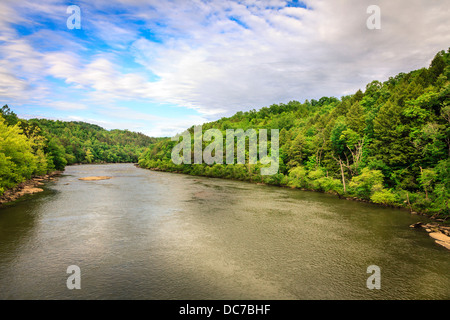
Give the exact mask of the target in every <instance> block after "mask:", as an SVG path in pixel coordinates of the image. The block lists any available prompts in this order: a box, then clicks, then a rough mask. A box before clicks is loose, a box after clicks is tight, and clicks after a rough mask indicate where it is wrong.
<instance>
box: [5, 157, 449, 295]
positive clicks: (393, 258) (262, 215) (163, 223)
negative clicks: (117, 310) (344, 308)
mask: <svg viewBox="0 0 450 320" xmlns="http://www.w3.org/2000/svg"><path fill="white" fill-rule="evenodd" d="M88 176H111V177H113V178H112V179H110V180H103V181H80V180H79V178H82V177H88ZM44 188H45V191H44V192H42V193H40V194H37V195H33V196H27V197H26V198H24V199H21V200H19V201H16V202H15V203H12V204H10V205H7V206H5V207H3V208H1V209H0V299H258V300H259V299H289V300H290V299H450V272H449V271H450V252H449V251H448V250H446V249H445V248H443V247H441V246H439V245H437V244H435V243H434V241H433V240H432V239H431V238H430V237H429V236H428V234H427V233H426V232H425V231H424V230H422V229H420V230H416V229H410V228H409V225H410V224H412V223H415V222H417V221H424V222H426V221H427V220H426V219H425V218H424V217H421V216H415V215H410V214H409V213H408V212H406V211H403V210H397V209H392V208H384V207H379V206H376V205H372V204H367V203H360V202H353V201H347V200H340V199H338V198H337V197H335V196H332V195H326V194H321V193H316V192H307V191H300V190H293V189H287V188H278V187H271V186H262V185H255V184H251V183H246V182H240V181H231V180H223V179H213V178H205V177H193V176H188V175H182V174H173V173H165V172H153V171H149V170H144V169H140V168H136V167H135V166H133V165H132V164H109V165H81V166H69V167H67V168H66V170H65V172H64V174H63V175H62V176H61V177H60V178H58V179H57V180H56V181H54V182H49V183H47V184H46V186H45V187H44ZM71 265H76V266H78V267H79V268H80V271H81V275H80V280H81V289H79V290H77V289H74V290H69V289H68V288H67V284H66V282H67V279H68V277H69V276H70V275H71V274H68V273H67V268H68V266H71ZM371 265H376V266H378V267H379V268H380V277H379V279H380V285H381V288H380V289H373V290H370V289H368V287H367V284H366V281H367V279H368V278H369V277H370V276H371V273H367V268H368V267H369V266H371Z"/></svg>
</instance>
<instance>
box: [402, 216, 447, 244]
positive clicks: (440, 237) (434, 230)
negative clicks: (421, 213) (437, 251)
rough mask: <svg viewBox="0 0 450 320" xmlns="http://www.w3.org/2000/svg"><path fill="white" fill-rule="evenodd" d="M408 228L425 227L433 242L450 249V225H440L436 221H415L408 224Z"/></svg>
mask: <svg viewBox="0 0 450 320" xmlns="http://www.w3.org/2000/svg"><path fill="white" fill-rule="evenodd" d="M410 228H414V229H420V228H423V229H425V231H426V232H428V235H429V236H430V237H431V238H433V239H434V240H435V242H436V243H437V244H439V245H441V246H443V247H444V248H447V249H448V250H450V227H447V226H443V225H440V224H438V223H435V222H434V223H422V222H417V223H414V224H412V225H410Z"/></svg>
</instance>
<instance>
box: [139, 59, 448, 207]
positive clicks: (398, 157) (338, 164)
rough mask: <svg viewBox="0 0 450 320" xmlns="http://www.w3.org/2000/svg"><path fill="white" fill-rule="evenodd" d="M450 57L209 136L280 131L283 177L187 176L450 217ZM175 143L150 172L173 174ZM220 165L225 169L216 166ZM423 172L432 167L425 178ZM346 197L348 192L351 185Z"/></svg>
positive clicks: (248, 115) (223, 122) (236, 121)
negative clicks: (276, 187)
mask: <svg viewBox="0 0 450 320" xmlns="http://www.w3.org/2000/svg"><path fill="white" fill-rule="evenodd" d="M449 77H450V50H449V51H447V52H445V51H441V52H439V53H438V54H437V55H436V56H435V58H434V59H433V61H432V62H431V64H430V66H429V68H422V69H419V70H415V71H412V72H410V73H400V74H398V75H397V76H395V77H391V78H389V79H388V80H387V81H385V82H380V81H372V82H371V83H369V84H367V86H366V87H365V91H364V92H363V91H361V90H358V91H357V92H356V93H355V94H354V95H349V96H344V97H342V98H341V99H336V98H333V97H331V98H329V97H323V98H321V99H319V100H311V101H308V100H306V101H305V102H303V103H301V102H298V101H291V102H289V103H288V104H278V105H271V106H270V107H265V108H261V109H260V110H258V111H256V110H250V111H247V112H238V113H236V114H235V115H234V116H232V117H230V118H222V119H220V120H217V121H215V122H210V123H206V124H204V125H203V129H204V130H207V129H210V128H217V129H219V130H221V131H222V133H223V134H224V135H225V130H226V129H237V128H241V129H244V130H246V129H249V128H251V129H255V130H258V129H261V128H265V129H270V128H275V129H279V130H280V140H279V141H280V170H279V173H278V174H277V175H274V176H273V177H261V176H260V174H259V168H260V166H259V165H254V166H247V165H236V164H234V165H221V166H220V167H212V168H208V166H206V165H193V166H186V167H185V168H183V170H181V171H182V172H185V173H189V174H194V175H207V176H214V177H224V178H230V179H240V180H246V181H257V182H259V181H263V182H265V183H270V184H275V185H286V186H290V187H295V188H304V189H311V190H317V191H322V192H331V193H337V194H338V195H340V196H341V195H345V196H353V197H358V198H362V199H367V200H370V201H372V202H374V203H379V204H384V205H395V206H406V205H408V206H409V204H407V203H408V200H409V201H410V204H411V206H412V208H413V209H414V210H420V211H424V212H427V211H428V212H430V213H433V214H435V213H438V214H441V215H450V212H449V209H448V199H449V198H450V194H449V192H450V191H449V190H450V178H449V177H450V172H449V170H450V169H449V168H450V163H449V161H450V160H449V155H450V103H449V97H450V81H449V80H450V78H449ZM172 147H173V143H172V142H171V141H170V140H168V139H167V140H163V141H159V142H158V143H156V144H154V145H153V146H152V147H151V148H150V149H149V150H148V151H147V152H145V153H143V154H142V156H141V158H140V160H139V164H140V165H141V166H142V167H147V168H158V169H163V170H166V169H165V168H171V165H170V163H171V161H170V159H171V156H170V153H171V150H172ZM215 166H217V165H215ZM421 168H424V169H423V171H421ZM343 182H345V184H346V192H344V184H343Z"/></svg>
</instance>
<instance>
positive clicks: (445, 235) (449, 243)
mask: <svg viewBox="0 0 450 320" xmlns="http://www.w3.org/2000/svg"><path fill="white" fill-rule="evenodd" d="M134 166H135V167H137V168H140V169H144V170H150V171H155V172H167V173H177V174H184V175H188V176H194V177H205V178H211V177H208V176H203V175H189V174H187V173H184V172H181V171H166V170H162V169H160V168H143V167H141V166H139V164H135V165H134ZM214 178H215V179H225V180H233V181H241V182H248V183H252V184H255V185H264V186H272V187H279V188H288V189H297V190H300V191H308V192H319V193H324V194H330V195H334V196H337V197H338V198H339V199H343V200H350V201H356V202H364V203H370V204H373V205H377V206H381V207H390V208H393V209H399V210H402V211H409V213H410V214H411V215H417V216H423V217H425V218H427V219H430V220H434V222H431V223H423V222H421V221H419V222H417V223H414V224H412V225H410V226H409V227H410V228H413V229H419V228H423V229H425V231H426V232H427V233H428V234H429V236H430V237H431V238H433V239H434V240H435V242H436V243H437V244H439V245H441V246H443V247H444V248H446V249H448V250H450V226H449V225H448V224H447V225H444V224H445V223H446V220H444V219H439V218H435V217H434V216H430V215H428V214H426V213H424V212H416V211H412V210H411V209H409V208H406V207H398V206H388V205H382V204H378V203H373V202H371V201H369V200H365V199H359V198H357V197H345V196H342V195H338V194H335V193H331V192H321V191H317V190H310V189H304V188H295V187H289V186H283V185H279V186H278V185H270V184H267V183H264V182H254V181H247V180H237V179H228V178H222V177H214Z"/></svg>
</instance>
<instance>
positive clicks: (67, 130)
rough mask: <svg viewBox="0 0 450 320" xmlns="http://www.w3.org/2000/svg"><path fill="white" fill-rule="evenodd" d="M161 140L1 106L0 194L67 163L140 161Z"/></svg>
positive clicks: (62, 168) (61, 168) (63, 166)
mask: <svg viewBox="0 0 450 320" xmlns="http://www.w3.org/2000/svg"><path fill="white" fill-rule="evenodd" d="M157 140H158V139H157V138H150V137H147V136H146V135H144V134H142V133H135V132H130V131H127V130H110V131H108V130H106V129H103V128H101V127H99V126H97V125H93V124H89V123H84V122H64V121H54V120H46V119H30V120H23V119H19V118H18V116H17V115H16V114H15V113H14V112H13V111H12V110H11V109H10V108H9V106H8V105H5V106H3V107H2V108H1V109H0V195H1V194H2V193H3V192H4V191H5V190H7V189H10V188H13V187H15V186H16V185H18V184H19V183H21V182H24V181H26V180H28V179H30V178H32V177H35V176H39V175H44V174H46V173H48V172H52V171H56V170H58V171H61V170H64V168H65V166H66V165H71V164H76V163H118V162H134V163H136V162H137V161H138V158H139V156H140V154H141V153H142V152H143V151H144V150H145V149H146V148H148V147H149V146H150V145H151V144H153V143H155V142H156V141H157Z"/></svg>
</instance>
